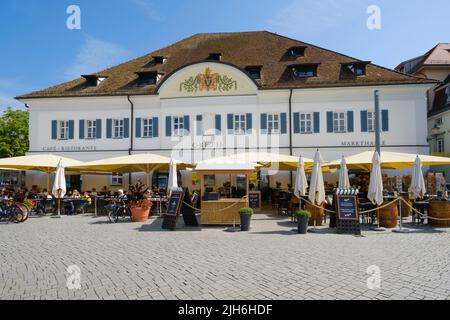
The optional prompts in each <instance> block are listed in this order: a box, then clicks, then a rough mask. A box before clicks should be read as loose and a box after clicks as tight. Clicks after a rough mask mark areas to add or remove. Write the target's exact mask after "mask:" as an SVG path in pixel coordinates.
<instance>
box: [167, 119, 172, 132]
mask: <svg viewBox="0 0 450 320" xmlns="http://www.w3.org/2000/svg"><path fill="white" fill-rule="evenodd" d="M171 136H172V117H169V116H167V117H166V137H171Z"/></svg>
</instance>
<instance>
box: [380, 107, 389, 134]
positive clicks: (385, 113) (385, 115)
mask: <svg viewBox="0 0 450 320" xmlns="http://www.w3.org/2000/svg"><path fill="white" fill-rule="evenodd" d="M381 128H382V130H383V131H385V132H386V131H389V110H382V111H381Z"/></svg>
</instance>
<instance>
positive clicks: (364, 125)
mask: <svg viewBox="0 0 450 320" xmlns="http://www.w3.org/2000/svg"><path fill="white" fill-rule="evenodd" d="M367 131H368V128H367V111H366V110H362V111H361V132H367Z"/></svg>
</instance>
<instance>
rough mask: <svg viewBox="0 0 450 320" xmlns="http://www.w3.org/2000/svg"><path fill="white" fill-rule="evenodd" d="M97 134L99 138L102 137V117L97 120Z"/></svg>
mask: <svg viewBox="0 0 450 320" xmlns="http://www.w3.org/2000/svg"><path fill="white" fill-rule="evenodd" d="M95 134H96V135H97V139H101V138H102V119H97V120H96V122H95Z"/></svg>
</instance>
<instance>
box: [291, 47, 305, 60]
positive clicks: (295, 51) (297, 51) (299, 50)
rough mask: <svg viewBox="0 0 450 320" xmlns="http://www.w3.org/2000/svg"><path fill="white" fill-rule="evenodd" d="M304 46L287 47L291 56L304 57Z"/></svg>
mask: <svg viewBox="0 0 450 320" xmlns="http://www.w3.org/2000/svg"><path fill="white" fill-rule="evenodd" d="M305 50H306V47H292V48H290V49H289V54H290V55H291V56H292V57H296V58H298V57H304V56H305Z"/></svg>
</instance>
